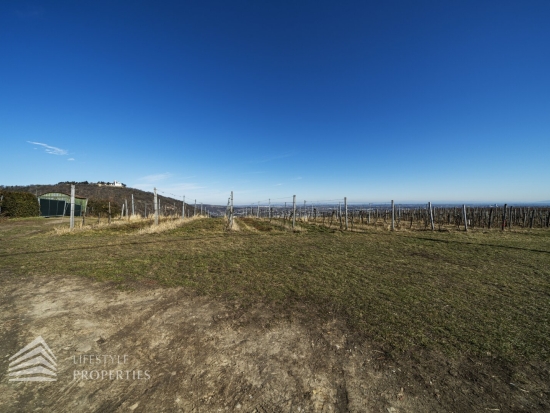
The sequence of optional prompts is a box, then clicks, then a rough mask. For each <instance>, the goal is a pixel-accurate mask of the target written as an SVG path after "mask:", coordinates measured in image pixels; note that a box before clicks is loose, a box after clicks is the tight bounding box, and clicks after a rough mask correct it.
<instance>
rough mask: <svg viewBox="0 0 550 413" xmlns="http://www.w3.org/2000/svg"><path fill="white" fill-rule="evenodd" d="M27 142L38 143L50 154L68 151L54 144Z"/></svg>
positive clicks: (64, 153) (62, 153) (60, 153)
mask: <svg viewBox="0 0 550 413" xmlns="http://www.w3.org/2000/svg"><path fill="white" fill-rule="evenodd" d="M27 142H28V143H30V144H31V145H38V146H41V147H43V148H44V150H45V151H46V153H49V154H50V155H67V154H68V153H69V151H67V150H66V149H61V148H56V147H55V146H50V145H46V144H45V143H41V142H32V141H27Z"/></svg>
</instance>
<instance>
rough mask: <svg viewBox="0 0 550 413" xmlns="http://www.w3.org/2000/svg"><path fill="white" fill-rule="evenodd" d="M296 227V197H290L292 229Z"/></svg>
mask: <svg viewBox="0 0 550 413" xmlns="http://www.w3.org/2000/svg"><path fill="white" fill-rule="evenodd" d="M295 225H296V195H292V229H294V226H295Z"/></svg>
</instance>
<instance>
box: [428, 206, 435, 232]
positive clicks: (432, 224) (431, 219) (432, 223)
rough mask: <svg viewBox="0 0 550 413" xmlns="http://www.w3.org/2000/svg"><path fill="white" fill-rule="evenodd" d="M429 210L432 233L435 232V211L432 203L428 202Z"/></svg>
mask: <svg viewBox="0 0 550 413" xmlns="http://www.w3.org/2000/svg"><path fill="white" fill-rule="evenodd" d="M428 209H429V210H430V225H431V226H432V231H433V230H435V227H434V211H433V208H432V203H431V202H428Z"/></svg>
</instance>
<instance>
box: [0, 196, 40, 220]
mask: <svg viewBox="0 0 550 413" xmlns="http://www.w3.org/2000/svg"><path fill="white" fill-rule="evenodd" d="M0 197H1V198H2V201H1V202H0V208H1V212H0V214H1V215H3V216H7V217H10V218H23V217H37V216H40V206H39V205H38V198H37V197H36V196H34V195H33V194H30V193H28V192H7V191H2V192H0Z"/></svg>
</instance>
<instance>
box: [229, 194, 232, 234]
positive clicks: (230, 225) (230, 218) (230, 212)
mask: <svg viewBox="0 0 550 413" xmlns="http://www.w3.org/2000/svg"><path fill="white" fill-rule="evenodd" d="M229 229H233V191H231V206H230V207H229Z"/></svg>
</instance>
